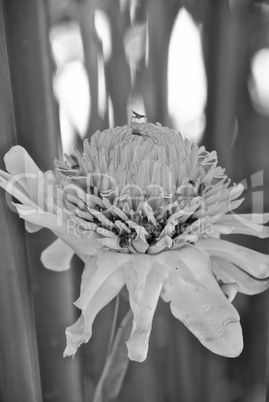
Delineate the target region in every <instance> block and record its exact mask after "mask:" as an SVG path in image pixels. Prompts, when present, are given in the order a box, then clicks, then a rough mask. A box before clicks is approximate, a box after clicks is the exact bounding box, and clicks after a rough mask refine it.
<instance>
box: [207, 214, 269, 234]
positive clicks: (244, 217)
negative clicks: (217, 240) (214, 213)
mask: <svg viewBox="0 0 269 402" xmlns="http://www.w3.org/2000/svg"><path fill="white" fill-rule="evenodd" d="M268 221H269V214H253V215H251V214H229V215H223V216H222V217H221V218H220V220H219V221H218V222H217V223H216V224H215V225H214V231H215V232H216V233H222V234H230V233H238V234H246V235H251V236H256V237H259V238H262V239H263V238H266V237H269V227H268V226H263V224H264V223H267V222H268Z"/></svg>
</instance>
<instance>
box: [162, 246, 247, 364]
mask: <svg viewBox="0 0 269 402" xmlns="http://www.w3.org/2000/svg"><path fill="white" fill-rule="evenodd" d="M174 253H177V255H178V264H179V265H180V261H183V262H184V264H185V265H186V266H188V268H189V270H190V272H191V273H192V274H193V275H194V276H195V277H196V278H197V280H198V281H199V283H200V286H197V285H195V284H193V283H191V282H185V281H182V280H181V279H180V277H178V279H177V280H176V281H175V280H174V278H173V281H171V280H170V278H169V279H168V280H167V281H166V282H165V284H164V287H163V293H162V298H163V299H164V301H166V302H170V308H171V311H172V314H173V315H174V316H175V317H176V318H177V319H179V320H180V321H182V322H183V324H184V325H186V327H187V328H188V329H189V330H190V331H191V332H192V333H193V334H194V335H195V336H196V337H197V338H198V339H199V340H200V342H201V343H202V344H203V345H204V346H205V347H207V348H208V349H209V350H211V351H212V352H214V353H216V354H219V355H222V356H227V357H235V356H238V355H239V354H240V353H241V351H242V348H243V340H242V330H241V326H240V323H239V320H240V318H239V315H238V313H237V311H236V309H235V308H234V307H233V306H232V304H231V303H230V302H229V301H228V300H227V298H226V297H225V295H224V293H223V292H222V290H221V289H220V287H219V285H218V283H217V281H216V279H215V278H214V276H213V274H212V270H211V261H210V258H209V256H207V255H205V254H204V253H201V252H200V251H199V250H197V249H196V248H195V247H183V248H182V249H181V250H179V251H175V252H174Z"/></svg>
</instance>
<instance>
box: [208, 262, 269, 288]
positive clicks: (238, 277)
mask: <svg viewBox="0 0 269 402" xmlns="http://www.w3.org/2000/svg"><path fill="white" fill-rule="evenodd" d="M211 260H212V268H213V272H214V274H215V276H216V278H217V280H218V282H220V283H223V284H227V283H236V284H237V286H238V292H240V293H244V294H246V295H255V294H257V293H261V292H264V291H265V290H267V289H268V288H269V279H256V278H254V277H253V276H251V275H249V274H248V273H247V272H245V271H243V270H242V269H241V268H239V267H237V266H236V265H234V264H232V263H231V262H230V261H229V260H227V259H226V258H221V257H211Z"/></svg>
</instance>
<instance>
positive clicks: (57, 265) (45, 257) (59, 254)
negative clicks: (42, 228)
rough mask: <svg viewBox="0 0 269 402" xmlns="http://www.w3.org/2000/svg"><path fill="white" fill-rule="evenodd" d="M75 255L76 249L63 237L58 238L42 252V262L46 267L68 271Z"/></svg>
mask: <svg viewBox="0 0 269 402" xmlns="http://www.w3.org/2000/svg"><path fill="white" fill-rule="evenodd" d="M73 255H74V250H72V249H71V248H70V247H69V246H68V245H67V244H66V243H65V242H63V241H62V240H61V239H57V240H56V241H54V242H53V243H52V244H50V245H49V247H47V248H46V249H45V250H44V251H43V252H42V254H41V262H42V264H43V265H44V267H45V268H47V269H51V270H52V271H59V272H60V271H66V270H67V269H69V268H70V262H71V258H72V257H73Z"/></svg>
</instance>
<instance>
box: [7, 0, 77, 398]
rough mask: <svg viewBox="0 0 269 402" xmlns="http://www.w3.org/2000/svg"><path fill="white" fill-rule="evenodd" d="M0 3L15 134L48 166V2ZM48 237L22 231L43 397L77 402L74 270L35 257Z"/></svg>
mask: <svg viewBox="0 0 269 402" xmlns="http://www.w3.org/2000/svg"><path fill="white" fill-rule="evenodd" d="M3 3H4V20H5V27H6V32H5V34H6V38H7V52H8V57H9V65H10V73H11V87H12V95H13V100H14V112H15V122H16V131H17V140H18V143H19V144H20V145H22V146H24V147H25V148H26V149H27V151H28V152H29V154H30V155H31V156H32V157H33V158H34V160H35V161H36V163H37V164H38V165H39V167H40V168H41V169H48V168H53V157H57V156H58V155H59V151H60V148H59V144H60V131H59V125H58V117H57V108H56V104H55V102H54V98H53V91H52V69H51V57H50V49H49V36H48V34H49V32H48V21H47V10H46V5H47V3H46V2H45V1H43V0H30V1H28V0H22V1H20V2H17V1H16V0H3ZM15 218H16V219H18V218H17V217H15ZM53 240H54V236H53V235H52V234H50V233H48V232H46V231H45V230H42V231H40V232H38V233H36V234H35V235H28V236H27V246H28V256H29V263H30V270H31V280H32V288H33V291H34V304H35V315H36V325H37V335H38V349H39V357H40V371H41V379H42V389H43V399H44V400H53V401H55V402H62V401H65V402H74V401H80V402H81V401H83V391H82V381H81V376H80V367H79V359H76V360H75V361H72V360H71V359H63V357H62V354H63V350H64V348H65V335H64V331H65V327H66V326H67V325H70V324H71V323H72V322H74V321H75V318H76V317H75V313H74V309H73V307H72V302H73V301H74V295H73V285H72V283H73V277H72V275H73V274H72V271H68V272H64V273H62V274H57V273H53V272H50V271H47V270H45V268H44V267H43V266H42V264H41V262H40V254H41V252H42V251H43V250H44V248H46V247H47V246H48V245H49V244H50V243H51V242H52V241H53ZM13 364H14V362H13ZM23 392H24V391H23V388H21V394H23ZM15 400H21V398H19V399H14V401H15ZM28 401H30V399H29V400H27V402H28ZM10 402H11V401H10ZM25 402H26V400H25ZM33 402H34V400H33Z"/></svg>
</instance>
